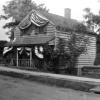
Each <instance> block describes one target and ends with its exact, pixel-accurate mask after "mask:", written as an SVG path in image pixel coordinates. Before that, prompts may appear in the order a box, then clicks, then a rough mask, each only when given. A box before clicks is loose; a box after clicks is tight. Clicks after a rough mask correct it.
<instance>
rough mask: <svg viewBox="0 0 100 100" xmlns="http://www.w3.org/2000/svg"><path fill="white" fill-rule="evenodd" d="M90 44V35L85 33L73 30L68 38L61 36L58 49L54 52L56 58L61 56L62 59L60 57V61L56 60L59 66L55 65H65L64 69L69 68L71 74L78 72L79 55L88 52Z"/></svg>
mask: <svg viewBox="0 0 100 100" xmlns="http://www.w3.org/2000/svg"><path fill="white" fill-rule="evenodd" d="M88 44H89V39H88V37H85V35H84V34H76V33H74V32H73V33H72V34H71V35H70V38H69V39H68V40H66V39H64V38H59V39H58V44H57V46H56V50H55V51H54V52H52V54H54V55H53V56H54V57H55V58H59V57H61V58H62V59H59V61H57V62H56V63H57V64H55V65H57V66H55V65H54V66H55V67H56V68H58V69H59V67H64V66H65V69H64V70H66V68H67V69H68V71H67V72H68V73H69V74H76V71H75V66H76V64H77V60H78V57H79V56H80V55H81V54H82V53H84V52H86V50H87V45H88ZM52 54H51V55H52ZM52 58H53V57H52ZM59 64H60V65H59ZM60 70H61V69H60ZM74 72H75V73H74Z"/></svg>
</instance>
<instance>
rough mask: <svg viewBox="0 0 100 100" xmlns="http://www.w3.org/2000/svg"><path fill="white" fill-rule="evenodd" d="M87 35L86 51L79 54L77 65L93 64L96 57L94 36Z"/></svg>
mask: <svg viewBox="0 0 100 100" xmlns="http://www.w3.org/2000/svg"><path fill="white" fill-rule="evenodd" d="M88 37H89V45H87V51H86V52H85V53H83V54H81V55H80V57H79V58H78V63H77V65H78V66H77V67H83V66H93V65H94V61H95V57H96V37H95V36H88Z"/></svg>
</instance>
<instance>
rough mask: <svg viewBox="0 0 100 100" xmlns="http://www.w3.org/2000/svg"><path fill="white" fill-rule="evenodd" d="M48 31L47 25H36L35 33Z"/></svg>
mask: <svg viewBox="0 0 100 100" xmlns="http://www.w3.org/2000/svg"><path fill="white" fill-rule="evenodd" d="M46 32H47V27H46V26H42V27H38V26H36V27H35V34H46Z"/></svg>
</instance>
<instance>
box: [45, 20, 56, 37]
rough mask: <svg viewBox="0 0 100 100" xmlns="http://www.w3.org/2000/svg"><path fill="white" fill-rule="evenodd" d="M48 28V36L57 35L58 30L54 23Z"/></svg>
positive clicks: (49, 24)
mask: <svg viewBox="0 0 100 100" xmlns="http://www.w3.org/2000/svg"><path fill="white" fill-rule="evenodd" d="M46 28H47V35H51V34H55V30H56V28H55V26H54V25H53V24H52V23H50V22H49V23H48V25H47V26H46Z"/></svg>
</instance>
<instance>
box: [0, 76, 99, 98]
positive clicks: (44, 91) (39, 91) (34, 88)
mask: <svg viewBox="0 0 100 100" xmlns="http://www.w3.org/2000/svg"><path fill="white" fill-rule="evenodd" d="M0 100H100V95H99V94H93V93H86V92H80V91H74V90H71V89H64V88H58V87H54V86H53V87H52V86H47V85H43V84H39V83H36V82H33V81H27V80H22V79H18V78H11V77H7V76H2V75H0Z"/></svg>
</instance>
